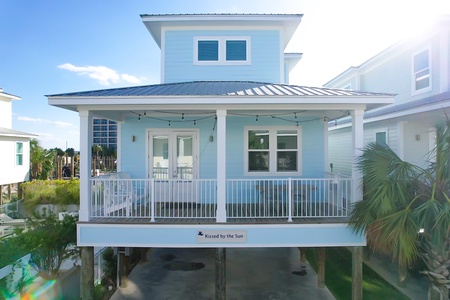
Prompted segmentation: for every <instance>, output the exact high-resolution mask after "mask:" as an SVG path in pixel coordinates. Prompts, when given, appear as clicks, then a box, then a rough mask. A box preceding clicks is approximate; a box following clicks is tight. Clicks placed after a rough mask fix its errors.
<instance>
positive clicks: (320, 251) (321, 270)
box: [317, 247, 325, 288]
mask: <svg viewBox="0 0 450 300" xmlns="http://www.w3.org/2000/svg"><path fill="white" fill-rule="evenodd" d="M317 287H319V288H324V287H325V248H323V247H321V248H317Z"/></svg>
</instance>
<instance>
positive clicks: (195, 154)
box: [146, 128, 200, 179]
mask: <svg viewBox="0 0 450 300" xmlns="http://www.w3.org/2000/svg"><path fill="white" fill-rule="evenodd" d="M146 131H147V134H146V137H147V142H146V144H147V146H146V148H147V171H146V174H147V175H148V178H152V177H153V171H152V166H151V165H152V164H153V148H152V147H150V143H151V142H152V137H153V136H154V135H168V136H169V140H170V141H169V143H170V144H171V146H172V150H174V149H173V147H176V144H175V145H174V143H175V141H174V140H173V139H174V137H176V136H177V135H178V134H192V135H193V141H192V158H193V163H192V171H193V179H197V178H198V177H199V173H198V172H199V170H200V167H199V165H200V160H199V149H200V147H199V138H198V137H199V132H200V130H199V129H198V128H173V129H167V128H147V130H146ZM174 153H175V154H176V150H175V152H174ZM169 155H170V154H169ZM169 158H170V161H169V164H170V163H173V160H174V158H173V157H171V156H169ZM171 169H173V168H171V166H170V165H169V170H171ZM169 175H170V176H169V177H170V178H171V175H172V173H169Z"/></svg>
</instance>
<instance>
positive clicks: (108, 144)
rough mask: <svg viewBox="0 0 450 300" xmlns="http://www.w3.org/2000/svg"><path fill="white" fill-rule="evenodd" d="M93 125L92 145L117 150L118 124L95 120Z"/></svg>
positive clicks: (99, 119) (106, 120) (105, 120)
mask: <svg viewBox="0 0 450 300" xmlns="http://www.w3.org/2000/svg"><path fill="white" fill-rule="evenodd" d="M92 124H93V126H92V144H93V145H100V146H102V147H103V148H110V149H117V122H116V121H111V120H108V119H101V118H93V119H92Z"/></svg>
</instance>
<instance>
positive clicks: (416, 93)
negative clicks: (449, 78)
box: [410, 46, 433, 96]
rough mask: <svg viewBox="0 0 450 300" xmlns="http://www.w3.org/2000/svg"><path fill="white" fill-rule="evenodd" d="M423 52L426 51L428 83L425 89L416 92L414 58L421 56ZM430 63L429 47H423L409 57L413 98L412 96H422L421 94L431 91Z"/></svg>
mask: <svg viewBox="0 0 450 300" xmlns="http://www.w3.org/2000/svg"><path fill="white" fill-rule="evenodd" d="M425 51H428V81H429V85H428V86H427V87H425V88H422V89H420V90H416V76H415V75H416V73H415V72H414V58H415V57H416V56H417V55H419V54H421V53H423V52H425ZM432 63H433V62H432V56H431V47H430V46H427V47H423V48H421V49H420V50H418V51H415V52H413V53H412V55H411V75H410V76H411V95H413V96H414V95H419V94H422V93H426V92H429V91H431V90H432V89H433V76H432V74H433V73H432V71H433V69H432Z"/></svg>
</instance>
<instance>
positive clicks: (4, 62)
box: [0, 0, 450, 150]
mask: <svg viewBox="0 0 450 300" xmlns="http://www.w3.org/2000/svg"><path fill="white" fill-rule="evenodd" d="M167 13H168V14H172V13H176V14H178V13H295V14H304V16H303V18H302V22H301V23H300V25H299V27H298V29H297V31H296V33H295V34H294V36H293V38H292V40H291V42H290V44H289V45H288V46H287V48H286V52H300V53H303V57H302V59H301V61H300V62H299V63H298V64H297V66H296V67H295V69H294V70H293V71H292V72H291V81H290V83H291V84H297V85H303V86H322V85H323V84H324V83H326V82H327V81H329V80H330V79H332V78H333V77H335V76H337V75H338V74H340V73H341V72H343V71H345V70H346V69H348V68H349V67H351V66H358V65H360V64H362V63H363V62H365V61H366V60H368V59H370V58H371V57H373V56H374V55H376V54H377V53H379V52H380V51H382V50H384V49H386V48H388V47H389V46H391V45H392V44H394V43H396V42H398V41H399V40H402V39H404V38H407V37H408V36H412V35H414V34H417V33H418V32H420V30H422V29H423V28H424V27H426V26H427V25H428V24H429V23H431V22H432V20H433V18H435V17H436V16H437V15H438V14H450V1H449V0H426V1H425V0H376V1H372V0H370V1H369V0H340V1H337V0H223V1H213V0H189V1H186V0H164V1H162V0H95V1H92V0H39V1H37V0H0V88H3V90H4V92H6V93H9V94H13V95H16V96H19V97H21V100H19V101H13V109H12V110H13V129H15V130H20V131H25V132H28V133H33V134H37V135H39V138H38V140H39V142H40V145H41V146H42V147H44V148H46V149H50V148H54V147H58V148H61V149H63V150H65V149H67V148H74V149H75V150H79V128H80V126H79V116H78V113H76V112H72V111H67V110H63V109H60V108H56V107H53V106H49V105H48V101H47V98H46V97H45V95H51V94H57V93H66V92H76V91H86V90H97V89H107V88H117V87H124V86H136V85H148V84H158V83H160V49H159V48H158V46H157V45H156V43H155V42H154V41H153V39H152V37H151V35H150V33H149V32H148V31H147V29H146V28H145V26H144V24H143V23H142V20H141V18H140V14H167Z"/></svg>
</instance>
